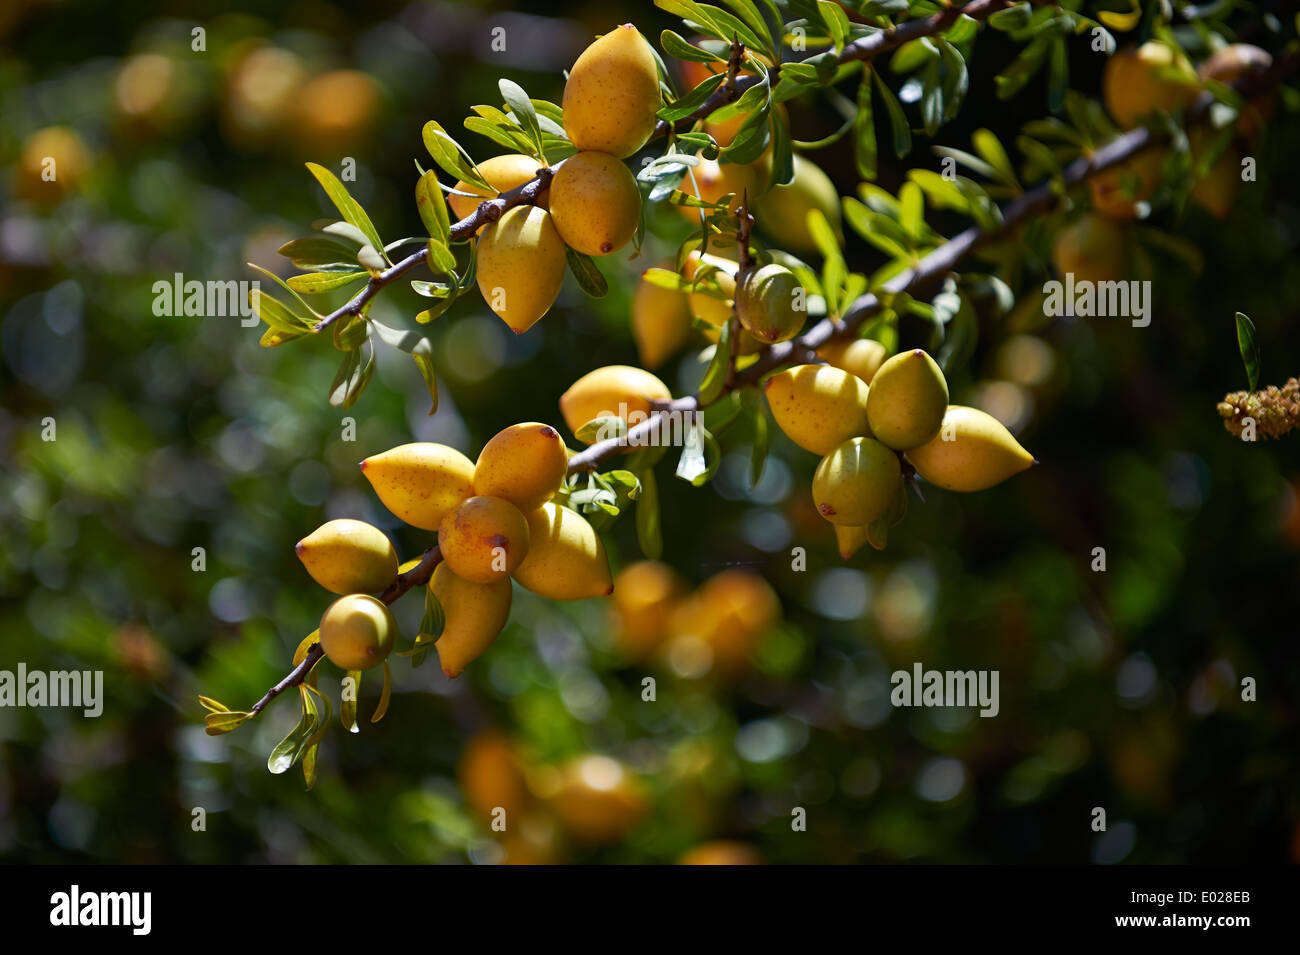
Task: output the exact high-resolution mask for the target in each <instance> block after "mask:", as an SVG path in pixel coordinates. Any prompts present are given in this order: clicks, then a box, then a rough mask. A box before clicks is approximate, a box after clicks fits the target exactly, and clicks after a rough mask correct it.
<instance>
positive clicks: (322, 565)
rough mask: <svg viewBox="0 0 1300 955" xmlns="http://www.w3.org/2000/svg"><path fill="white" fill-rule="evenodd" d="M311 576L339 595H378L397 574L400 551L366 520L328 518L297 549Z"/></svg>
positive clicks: (299, 557)
mask: <svg viewBox="0 0 1300 955" xmlns="http://www.w3.org/2000/svg"><path fill="white" fill-rule="evenodd" d="M295 550H296V551H297V554H298V559H299V560H301V561H302V565H303V566H304V567H306V568H307V573H309V574H311V576H312V579H313V580H315V581H316V583H318V584H320V585H321V586H322V587H324V588H325V589H326V590H328V591H331V592H332V593H336V594H377V593H379V592H380V591H382V590H384V589H385V588H386V587H387V586H388V585H389V584H391V583H392V582H393V580H394V579H396V577H397V551H396V550H394V548H393V542H392V541H390V540H389V539H388V536H387V535H386V534H385V533H384V532H383V531H381V530H380V529H379V528H378V527H375V526H374V525H372V524H367V523H366V522H365V521H354V520H347V519H342V520H335V521H327V522H326V523H324V524H322V525H321V526H320V527H318V528H316V530H314V531H312V532H311V533H310V534H308V535H307V536H306V537H304V538H303V539H302V540H300V541H299V542H298V544H297V547H296V548H295Z"/></svg>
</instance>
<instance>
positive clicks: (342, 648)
mask: <svg viewBox="0 0 1300 955" xmlns="http://www.w3.org/2000/svg"><path fill="white" fill-rule="evenodd" d="M396 634H397V621H396V620H394V619H393V614H392V611H390V610H389V609H388V607H387V606H386V605H385V604H383V603H382V602H380V601H378V600H376V599H375V598H374V597H371V596H370V595H368V594H349V595H348V596H346V597H340V598H339V599H338V600H336V601H334V602H333V603H332V604H330V605H329V608H328V609H326V611H325V615H324V616H323V617H321V618H320V646H321V649H322V650H324V651H325V656H327V657H329V658H330V662H331V663H333V664H334V665H335V666H337V667H338V668H339V669H341V670H369V669H371V668H372V667H377V666H379V664H381V663H383V662H384V660H385V659H387V657H388V654H389V653H391V652H392V649H393V640H394V637H395V636H396Z"/></svg>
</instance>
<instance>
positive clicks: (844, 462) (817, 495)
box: [812, 438, 903, 526]
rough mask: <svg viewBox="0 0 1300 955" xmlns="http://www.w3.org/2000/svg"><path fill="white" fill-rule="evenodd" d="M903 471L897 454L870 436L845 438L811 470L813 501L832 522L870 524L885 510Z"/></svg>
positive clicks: (892, 498) (894, 493) (857, 524)
mask: <svg viewBox="0 0 1300 955" xmlns="http://www.w3.org/2000/svg"><path fill="white" fill-rule="evenodd" d="M902 476H903V471H902V468H901V467H900V466H899V463H898V455H897V454H895V453H894V452H893V451H891V450H890V449H889V448H887V447H886V446H885V445H883V444H881V443H880V442H879V441H877V440H875V439H874V438H849V440H847V441H845V442H844V443H843V444H841V445H840V446H839V447H837V448H835V450H833V451H832V452H831V453H830V454H828V455H826V457H824V458H822V460H821V463H820V464H818V465H817V470H816V472H815V473H814V474H813V482H812V492H813V503H814V504H816V505H817V513H818V514H820V515H821V516H822V517H824V518H826V520H828V521H830V522H831V523H832V524H850V525H853V526H860V525H863V524H870V523H871V522H872V521H874V520H875V519H876V518H878V517H880V516H881V515H882V514H884V513H885V511H887V510H889V505H890V504H892V503H893V502H894V496H895V495H896V494H897V493H898V488H899V482H900V481H901V480H902Z"/></svg>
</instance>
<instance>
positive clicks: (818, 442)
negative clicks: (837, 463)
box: [764, 365, 870, 455]
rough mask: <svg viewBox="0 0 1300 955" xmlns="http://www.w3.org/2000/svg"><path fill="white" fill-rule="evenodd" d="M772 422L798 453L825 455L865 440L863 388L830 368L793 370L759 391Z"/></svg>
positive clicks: (865, 390) (851, 377)
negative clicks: (860, 437) (800, 450)
mask: <svg viewBox="0 0 1300 955" xmlns="http://www.w3.org/2000/svg"><path fill="white" fill-rule="evenodd" d="M764 387H765V388H766V391H767V406H768V408H770V409H771V411H772V418H773V420H775V421H776V423H777V425H778V426H779V427H780V429H781V430H782V431H784V432H785V435H786V437H788V438H789V439H790V440H791V441H793V442H794V443H795V444H797V445H799V447H801V448H803V449H804V450H806V451H811V452H812V453H813V454H822V455H825V454H830V453H831V451H832V450H834V449H835V447H836V446H837V445H839V444H841V443H843V442H844V441H846V440H848V439H849V438H852V437H856V436H857V435H863V434H869V433H870V431H869V429H868V425H867V400H868V397H867V396H868V394H869V391H868V388H867V386H866V385H865V384H863V383H862V379H860V378H858V377H857V375H851V374H849V373H848V372H847V371H844V370H843V369H841V368H835V367H833V366H831V365H796V366H795V367H793V368H787V369H786V370H785V371H783V372H780V373H779V374H775V375H773V376H772V377H771V378H769V379H768V380H767V384H766V385H765V386H764Z"/></svg>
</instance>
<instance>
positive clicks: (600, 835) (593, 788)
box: [548, 755, 650, 845]
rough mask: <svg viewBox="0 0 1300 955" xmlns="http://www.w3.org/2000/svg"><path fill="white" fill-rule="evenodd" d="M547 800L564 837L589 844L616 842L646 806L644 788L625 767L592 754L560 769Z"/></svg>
mask: <svg viewBox="0 0 1300 955" xmlns="http://www.w3.org/2000/svg"><path fill="white" fill-rule="evenodd" d="M548 803H549V805H550V807H551V811H552V812H553V813H554V814H555V818H556V819H557V820H559V823H560V826H561V827H562V828H563V829H564V831H565V832H566V833H567V834H568V836H569V837H570V838H571V839H573V840H574V841H576V842H584V843H587V844H589V845H608V844H610V843H613V842H619V841H620V840H622V839H623V838H624V837H625V836H626V835H627V834H628V833H629V832H631V831H632V829H633V828H634V827H635V826H636V825H637V823H639V822H640V821H641V820H642V818H644V817H645V815H646V812H647V811H648V810H649V808H650V805H649V800H648V799H647V798H646V794H645V790H644V787H643V786H642V785H641V783H640V781H639V780H637V779H636V777H634V776H633V775H632V773H631V772H630V771H629V770H628V769H627V767H626V766H624V765H623V764H622V763H620V762H618V761H617V760H613V759H610V758H609V757H608V756H594V755H587V756H580V757H578V758H577V759H575V760H573V761H572V762H570V763H568V764H567V765H565V766H564V767H562V768H561V770H560V780H559V786H558V787H557V789H556V791H555V792H554V793H552V794H551V795H550V798H549V799H548Z"/></svg>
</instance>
